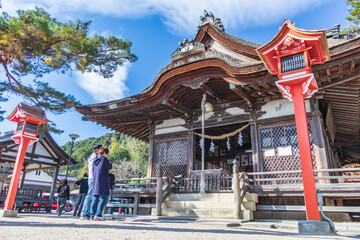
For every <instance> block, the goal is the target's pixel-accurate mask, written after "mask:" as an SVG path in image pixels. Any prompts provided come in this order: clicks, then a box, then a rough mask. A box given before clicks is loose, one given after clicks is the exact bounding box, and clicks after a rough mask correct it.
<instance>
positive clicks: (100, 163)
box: [90, 147, 112, 221]
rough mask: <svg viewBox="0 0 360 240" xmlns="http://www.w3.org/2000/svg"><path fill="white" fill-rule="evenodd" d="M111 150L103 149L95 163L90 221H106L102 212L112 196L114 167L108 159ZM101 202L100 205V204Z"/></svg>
mask: <svg viewBox="0 0 360 240" xmlns="http://www.w3.org/2000/svg"><path fill="white" fill-rule="evenodd" d="M108 154H109V149H107V148H105V147H101V148H100V151H99V155H100V156H99V157H98V158H97V159H96V160H95V161H94V163H93V200H92V203H91V209H90V219H94V220H96V221H104V218H103V217H102V211H103V210H104V207H105V205H106V203H107V200H108V197H109V194H110V174H109V171H110V169H112V165H111V163H110V162H109V160H108V159H107V156H108ZM99 201H100V203H99Z"/></svg>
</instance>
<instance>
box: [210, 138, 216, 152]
mask: <svg viewBox="0 0 360 240" xmlns="http://www.w3.org/2000/svg"><path fill="white" fill-rule="evenodd" d="M210 152H215V144H214V142H213V140H212V139H211V143H210Z"/></svg>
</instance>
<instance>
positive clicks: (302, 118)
mask: <svg viewBox="0 0 360 240" xmlns="http://www.w3.org/2000/svg"><path fill="white" fill-rule="evenodd" d="M302 91H303V90H302V87H301V85H298V86H295V87H294V89H293V101H294V110H295V122H296V131H297V137H298V142H299V152H300V162H301V172H302V179H303V186H304V196H305V207H306V217H307V220H317V221H319V220H320V216H319V209H318V204H317V198H316V186H315V177H314V170H313V163H312V157H311V147H310V138H309V127H308V121H307V117H306V109H305V103H304V96H303V94H302Z"/></svg>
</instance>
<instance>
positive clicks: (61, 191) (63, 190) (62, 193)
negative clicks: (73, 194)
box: [56, 179, 70, 216]
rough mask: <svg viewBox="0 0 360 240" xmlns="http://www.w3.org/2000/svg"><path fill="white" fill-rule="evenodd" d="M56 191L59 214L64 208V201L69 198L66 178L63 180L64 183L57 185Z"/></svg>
mask: <svg viewBox="0 0 360 240" xmlns="http://www.w3.org/2000/svg"><path fill="white" fill-rule="evenodd" d="M56 192H57V193H58V202H57V213H58V216H61V212H62V211H63V210H64V207H65V205H66V201H67V200H69V199H70V187H69V185H68V182H67V180H66V179H65V180H64V183H63V184H61V185H60V186H59V187H58V189H57V191H56Z"/></svg>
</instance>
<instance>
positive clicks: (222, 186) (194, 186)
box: [174, 174, 233, 193]
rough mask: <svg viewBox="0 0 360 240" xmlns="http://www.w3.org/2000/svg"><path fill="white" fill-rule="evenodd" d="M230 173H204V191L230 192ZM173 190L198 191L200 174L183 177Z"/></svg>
mask: <svg viewBox="0 0 360 240" xmlns="http://www.w3.org/2000/svg"><path fill="white" fill-rule="evenodd" d="M232 181H233V180H232V175H230V174H227V175H206V176H205V190H206V192H232ZM174 191H175V192H179V193H181V192H200V176H193V177H183V178H181V179H180V181H179V184H178V185H177V187H176V188H175V189H174Z"/></svg>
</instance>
